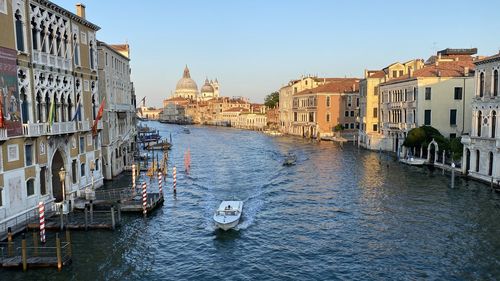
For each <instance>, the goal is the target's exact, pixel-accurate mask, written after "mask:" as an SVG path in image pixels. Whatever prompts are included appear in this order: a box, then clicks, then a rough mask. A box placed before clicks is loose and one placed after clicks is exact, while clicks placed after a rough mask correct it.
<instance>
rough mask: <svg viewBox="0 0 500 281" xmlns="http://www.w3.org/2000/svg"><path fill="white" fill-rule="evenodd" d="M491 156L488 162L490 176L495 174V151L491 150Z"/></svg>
mask: <svg viewBox="0 0 500 281" xmlns="http://www.w3.org/2000/svg"><path fill="white" fill-rule="evenodd" d="M489 156H490V157H489V158H490V159H489V161H488V163H489V167H488V176H491V175H493V152H491V151H490V153H489Z"/></svg>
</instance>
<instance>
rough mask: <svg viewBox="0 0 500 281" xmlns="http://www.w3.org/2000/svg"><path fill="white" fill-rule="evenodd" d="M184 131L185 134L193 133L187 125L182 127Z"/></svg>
mask: <svg viewBox="0 0 500 281" xmlns="http://www.w3.org/2000/svg"><path fill="white" fill-rule="evenodd" d="M182 132H183V133H184V134H190V133H191V131H189V129H188V128H187V127H184V126H183V127H182Z"/></svg>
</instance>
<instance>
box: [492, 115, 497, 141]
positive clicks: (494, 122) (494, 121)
mask: <svg viewBox="0 0 500 281" xmlns="http://www.w3.org/2000/svg"><path fill="white" fill-rule="evenodd" d="M496 126H497V112H496V111H494V110H493V111H492V112H491V137H492V138H495V135H496Z"/></svg>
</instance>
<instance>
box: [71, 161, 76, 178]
mask: <svg viewBox="0 0 500 281" xmlns="http://www.w3.org/2000/svg"><path fill="white" fill-rule="evenodd" d="M71 179H72V180H73V183H76V160H73V161H72V162H71Z"/></svg>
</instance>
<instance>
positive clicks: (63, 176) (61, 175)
mask: <svg viewBox="0 0 500 281" xmlns="http://www.w3.org/2000/svg"><path fill="white" fill-rule="evenodd" d="M65 179H66V170H64V167H61V170H60V171H59V180H60V181H61V187H62V201H63V203H66V189H65V186H64V182H65Z"/></svg>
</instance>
